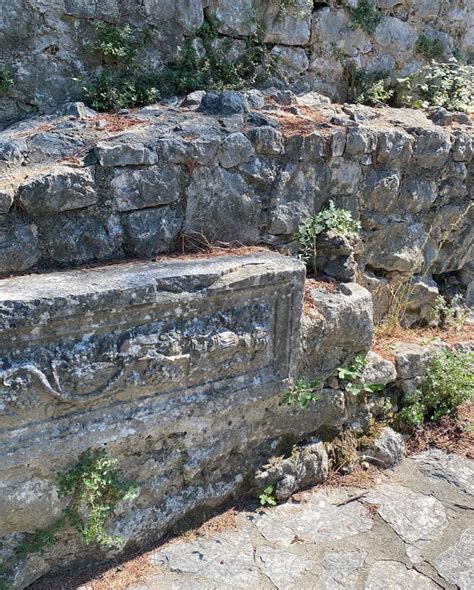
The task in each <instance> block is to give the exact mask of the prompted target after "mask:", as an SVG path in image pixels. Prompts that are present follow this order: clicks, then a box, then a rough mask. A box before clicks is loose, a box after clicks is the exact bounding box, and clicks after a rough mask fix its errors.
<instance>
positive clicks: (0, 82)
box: [0, 68, 15, 95]
mask: <svg viewBox="0 0 474 590" xmlns="http://www.w3.org/2000/svg"><path fill="white" fill-rule="evenodd" d="M14 83H15V80H14V79H13V77H12V75H11V73H10V72H9V71H8V70H7V69H6V68H0V95H1V94H6V92H7V91H8V89H9V88H10V86H13V84H14Z"/></svg>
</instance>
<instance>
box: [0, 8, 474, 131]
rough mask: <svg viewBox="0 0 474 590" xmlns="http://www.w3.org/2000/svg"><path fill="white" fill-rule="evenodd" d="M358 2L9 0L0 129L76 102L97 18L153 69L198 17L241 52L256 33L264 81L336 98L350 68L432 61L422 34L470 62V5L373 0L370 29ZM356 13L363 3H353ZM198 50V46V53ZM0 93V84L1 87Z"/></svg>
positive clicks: (0, 13)
mask: <svg viewBox="0 0 474 590" xmlns="http://www.w3.org/2000/svg"><path fill="white" fill-rule="evenodd" d="M358 4H359V2H358V0H327V1H324V2H313V1H312V0H239V1H237V2H235V1H231V0H144V1H143V2H140V3H137V2H134V1H130V0H105V1H103V2H90V1H89V0H53V1H50V0H11V1H9V2H2V4H1V5H0V70H1V69H2V68H6V70H7V71H8V72H10V74H11V77H12V78H13V80H14V84H13V85H12V86H11V87H9V88H8V89H7V91H6V92H4V93H2V95H1V96H0V125H1V124H2V123H3V124H5V123H8V122H11V121H14V120H17V119H18V118H19V117H22V116H24V115H26V114H29V113H34V112H36V111H38V110H39V111H40V112H47V111H48V110H51V109H52V108H54V107H55V106H57V105H58V104H59V103H61V102H64V101H67V100H71V99H80V98H81V96H82V90H81V88H82V86H83V84H84V81H86V80H87V79H88V78H89V77H90V76H91V75H92V74H94V73H96V72H97V71H98V70H100V68H101V67H102V65H103V64H102V63H101V60H100V59H97V57H95V58H94V56H91V55H90V53H88V52H87V43H88V42H89V43H90V42H91V41H92V40H93V38H94V33H93V22H94V21H97V20H102V21H106V22H111V23H114V24H117V25H120V26H123V25H124V24H130V25H131V26H132V27H133V28H134V29H136V30H143V29H144V28H145V27H148V30H149V35H148V36H147V42H146V44H145V46H144V47H143V48H142V49H141V50H140V53H139V56H138V62H139V63H140V65H142V66H143V68H144V70H145V71H147V72H149V73H156V72H157V71H159V70H160V69H161V68H163V66H165V65H166V64H169V63H173V62H174V61H176V59H177V56H178V55H179V54H180V51H181V50H182V47H183V43H184V40H185V39H186V37H189V36H190V35H192V34H193V33H195V32H196V31H197V30H198V29H199V27H200V26H201V25H202V23H203V22H204V19H205V18H212V19H215V21H216V22H217V26H218V31H219V34H220V35H221V36H222V38H225V39H228V40H230V42H231V47H230V49H226V54H227V55H235V56H238V55H239V54H240V53H241V52H242V46H243V45H244V43H243V41H244V40H245V39H247V38H249V36H251V35H253V34H255V33H256V32H258V34H259V35H260V36H261V38H263V41H264V42H265V43H266V44H267V46H268V50H269V51H270V52H272V53H273V54H274V55H275V56H278V58H279V59H278V68H277V70H278V71H277V73H276V75H275V77H274V79H273V80H271V79H270V80H269V83H270V84H271V83H275V84H277V83H278V81H281V82H284V83H285V84H288V83H290V84H293V85H294V86H295V88H298V89H299V90H304V91H311V90H316V91H318V92H322V93H323V94H326V95H327V96H330V97H331V98H333V99H337V100H343V99H344V98H345V96H346V92H347V68H348V65H349V64H353V65H355V66H357V67H359V68H363V69H365V70H368V71H375V70H379V71H380V70H385V71H388V72H391V73H395V74H400V75H406V74H409V73H411V72H413V71H416V70H418V69H419V68H420V67H421V66H422V65H423V64H424V63H427V62H428V61H429V60H430V58H431V57H432V56H430V55H429V54H428V55H422V54H421V53H420V52H419V51H417V40H418V39H419V38H420V36H423V37H425V38H428V39H430V40H436V41H438V47H441V52H442V54H443V58H444V59H447V58H449V57H451V56H453V55H455V56H457V57H459V56H462V57H463V59H466V60H468V61H470V60H472V59H473V56H474V20H473V19H474V11H473V10H472V6H470V2H469V0H416V1H414V0H374V2H373V3H372V6H373V9H375V10H376V11H377V14H378V15H379V18H377V20H376V21H375V22H376V26H375V27H373V28H371V27H370V26H369V30H367V26H366V25H365V22H366V21H368V18H367V17H364V16H363V18H362V25H361V24H357V23H358V22H359V21H357V22H355V21H354V17H353V11H354V10H356V9H358ZM359 8H360V7H359ZM200 50H201V49H200ZM0 87H1V85H0Z"/></svg>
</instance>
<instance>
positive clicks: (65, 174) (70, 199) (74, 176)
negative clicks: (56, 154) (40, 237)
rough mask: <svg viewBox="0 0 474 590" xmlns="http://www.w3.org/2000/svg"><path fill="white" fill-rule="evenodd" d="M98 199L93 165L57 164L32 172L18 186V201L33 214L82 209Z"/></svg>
mask: <svg viewBox="0 0 474 590" xmlns="http://www.w3.org/2000/svg"><path fill="white" fill-rule="evenodd" d="M98 200H99V195H98V193H97V191H96V188H95V182H94V173H93V170H92V169H91V168H71V167H69V166H57V167H56V168H53V169H52V170H51V171H49V172H47V173H41V172H40V173H37V174H32V175H31V176H29V177H28V179H27V181H26V182H25V183H23V184H22V185H20V187H19V189H18V201H19V203H20V204H21V206H22V207H23V208H24V209H25V210H26V211H27V212H28V213H31V214H32V215H46V214H48V213H59V212H61V211H68V210H72V209H82V208H83V207H88V206H90V205H93V204H94V203H96V202H97V201H98Z"/></svg>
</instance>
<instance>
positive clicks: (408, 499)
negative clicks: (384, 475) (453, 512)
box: [366, 484, 448, 550]
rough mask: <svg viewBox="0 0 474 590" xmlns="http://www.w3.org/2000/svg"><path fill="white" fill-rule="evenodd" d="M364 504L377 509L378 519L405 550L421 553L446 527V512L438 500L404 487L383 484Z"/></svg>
mask: <svg viewBox="0 0 474 590" xmlns="http://www.w3.org/2000/svg"><path fill="white" fill-rule="evenodd" d="M366 500H367V502H370V503H372V504H377V505H378V508H377V511H378V513H379V514H380V516H381V517H382V518H383V519H384V520H385V521H386V522H387V523H388V524H389V525H390V526H391V527H392V528H393V529H394V530H395V532H396V533H397V535H399V536H400V537H401V538H402V539H403V540H404V541H405V543H406V544H407V547H408V548H410V546H413V547H414V548H415V549H416V550H422V549H423V548H424V547H425V546H426V545H427V544H428V543H429V542H430V541H433V540H435V539H439V538H440V537H441V535H442V534H443V531H444V530H445V528H446V527H447V526H448V518H447V515H446V510H445V508H444V506H443V504H441V502H439V500H437V499H436V498H433V497H432V496H428V495H424V494H419V493H416V492H413V491H412V490H410V489H409V488H407V487H403V486H399V485H396V484H384V485H382V486H380V487H379V488H378V489H377V490H375V491H372V492H370V493H369V494H368V495H367V496H366ZM407 550H408V549H407Z"/></svg>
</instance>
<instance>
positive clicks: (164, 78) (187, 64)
mask: <svg viewBox="0 0 474 590" xmlns="http://www.w3.org/2000/svg"><path fill="white" fill-rule="evenodd" d="M196 44H199V45H200V46H201V51H198V50H197V49H196ZM231 47H232V41H231V40H230V39H228V38H223V37H220V36H219V33H218V30H217V25H216V23H215V22H214V21H213V20H212V19H208V20H206V22H205V23H204V24H203V25H202V26H201V28H200V29H199V30H198V31H197V32H196V33H195V34H194V35H193V36H191V37H188V38H187V39H186V40H185V42H184V46H183V48H182V52H181V56H180V58H179V60H178V61H177V62H176V63H175V64H173V65H171V66H169V67H167V68H165V69H164V71H163V72H162V73H161V75H160V83H161V84H163V85H164V87H165V89H166V90H167V91H168V92H169V93H177V94H186V93H189V92H193V91H194V90H203V89H206V88H212V89H214V90H229V89H236V88H242V87H243V86H244V85H245V84H251V85H252V84H256V83H258V82H262V81H264V80H265V79H266V77H267V76H268V74H270V73H271V72H272V71H274V68H275V65H276V57H275V56H274V55H272V54H271V53H270V52H269V51H268V49H267V47H266V45H265V44H264V43H263V42H261V41H260V40H259V35H258V33H257V34H255V35H253V36H251V37H249V38H247V39H246V41H245V48H243V51H242V53H241V55H240V56H239V57H237V59H235V60H233V59H230V58H229V57H228V53H229V51H230V49H231Z"/></svg>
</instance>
